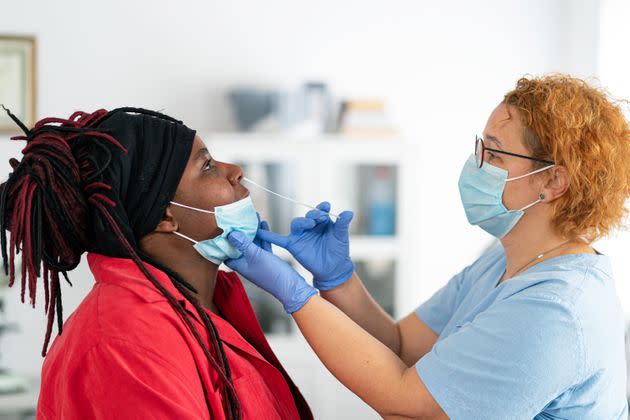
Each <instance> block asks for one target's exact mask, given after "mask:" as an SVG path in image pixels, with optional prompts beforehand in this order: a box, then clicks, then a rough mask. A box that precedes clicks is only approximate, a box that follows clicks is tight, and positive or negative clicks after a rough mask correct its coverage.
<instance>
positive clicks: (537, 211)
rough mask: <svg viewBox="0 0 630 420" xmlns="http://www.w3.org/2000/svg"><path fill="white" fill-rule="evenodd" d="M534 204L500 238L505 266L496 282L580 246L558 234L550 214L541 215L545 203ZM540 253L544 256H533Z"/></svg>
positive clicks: (576, 242) (574, 250)
mask: <svg viewBox="0 0 630 420" xmlns="http://www.w3.org/2000/svg"><path fill="white" fill-rule="evenodd" d="M539 206H540V205H539ZM537 207H538V206H534V207H532V208H531V209H530V210H529V211H528V210H526V211H525V214H524V215H523V218H522V219H521V220H520V221H519V222H518V223H517V224H516V226H514V228H513V229H512V231H510V232H509V233H508V234H507V235H506V236H505V237H503V238H502V239H501V243H502V245H503V248H504V250H505V262H506V266H505V273H504V275H503V277H502V278H501V280H500V281H499V282H501V281H503V280H505V279H509V278H511V277H513V276H514V275H516V274H518V273H519V272H521V271H524V270H526V269H527V268H529V267H530V266H532V265H535V264H536V263H538V262H541V261H544V260H546V259H548V258H552V257H554V256H558V255H562V254H566V253H571V252H576V250H577V248H579V247H580V245H579V244H578V241H577V240H575V241H569V242H567V241H568V239H569V238H566V237H564V236H561V235H558V234H557V233H556V232H555V231H554V229H553V227H552V226H551V224H550V222H549V217H543V214H542V212H543V211H544V210H545V209H544V206H540V207H538V208H537ZM581 246H584V245H581ZM554 248H555V249H554ZM578 252H579V251H578ZM540 254H543V256H542V257H541V258H538V259H536V257H537V256H539V255H540ZM532 260H533V261H532Z"/></svg>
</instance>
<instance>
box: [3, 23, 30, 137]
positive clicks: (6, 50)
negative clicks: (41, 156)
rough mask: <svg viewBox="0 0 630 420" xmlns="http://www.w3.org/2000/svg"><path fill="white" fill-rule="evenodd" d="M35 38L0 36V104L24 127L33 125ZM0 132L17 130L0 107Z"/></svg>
mask: <svg viewBox="0 0 630 420" xmlns="http://www.w3.org/2000/svg"><path fill="white" fill-rule="evenodd" d="M35 48H36V45H35V38H33V37H18V36H3V35H0V104H3V105H4V106H5V107H7V108H8V109H9V110H11V112H12V113H13V114H14V115H15V116H16V117H18V118H19V119H20V120H21V121H22V122H23V123H24V124H25V125H26V126H27V127H32V126H33V125H34V124H35ZM0 131H2V132H19V131H20V129H19V127H18V126H17V125H16V124H15V123H14V122H13V120H11V119H10V118H9V116H8V115H7V113H6V112H4V110H3V109H2V108H0Z"/></svg>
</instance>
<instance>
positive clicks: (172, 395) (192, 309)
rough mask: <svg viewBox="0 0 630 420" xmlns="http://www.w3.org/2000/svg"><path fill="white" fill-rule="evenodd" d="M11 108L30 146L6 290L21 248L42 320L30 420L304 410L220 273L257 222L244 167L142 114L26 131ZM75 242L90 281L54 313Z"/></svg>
mask: <svg viewBox="0 0 630 420" xmlns="http://www.w3.org/2000/svg"><path fill="white" fill-rule="evenodd" d="M7 112H8V113H9V116H10V117H12V118H13V120H14V121H15V122H16V123H17V124H18V125H19V126H20V127H21V128H22V130H23V131H24V132H25V135H24V136H19V137H14V139H18V140H26V147H25V148H24V149H23V151H22V153H23V157H22V160H21V161H18V160H16V159H11V160H10V163H11V167H12V168H13V171H12V173H11V174H10V175H9V178H8V180H7V181H6V182H5V183H4V184H2V186H1V190H2V194H1V201H0V221H1V223H2V228H1V229H0V233H1V235H2V256H3V262H4V269H5V271H7V272H8V274H9V278H10V285H13V283H14V281H15V278H16V273H15V271H16V270H15V265H16V264H15V263H14V261H15V254H17V253H21V254H22V265H21V270H19V272H18V275H19V277H20V280H21V292H22V302H24V299H25V294H26V291H27V290H28V298H29V301H30V303H31V305H32V306H33V307H34V306H35V300H36V287H37V283H38V281H41V282H42V283H43V287H44V297H45V303H44V308H45V311H46V313H47V316H48V323H47V329H46V336H45V340H44V345H43V350H42V356H46V360H45V362H44V366H43V370H42V387H41V393H40V397H39V402H38V408H37V418H38V419H40V418H41V419H52V418H64V419H75V418H81V419H85V418H152V419H162V418H163V419H175V418H177V419H204V418H205V419H209V418H212V419H239V418H256V419H289V418H290V419H294V418H306V419H310V418H312V415H311V412H310V410H309V408H308V405H307V404H306V402H305V401H304V398H303V397H302V395H301V394H300V392H299V391H298V389H297V388H296V387H295V385H294V384H293V382H292V381H291V379H290V378H289V376H288V375H287V373H286V372H285V370H284V369H283V368H282V366H281V365H280V363H279V361H278V359H277V358H276V357H275V355H274V353H273V352H272V350H271V348H270V347H269V344H268V343H267V341H266V340H265V337H264V335H263V333H262V330H261V328H260V326H259V324H258V322H257V320H256V318H255V315H254V313H253V310H252V307H251V305H250V303H249V300H248V298H247V296H246V294H245V292H244V289H243V286H242V285H241V283H240V281H239V279H238V277H237V276H236V275H235V274H234V273H226V272H223V271H219V270H218V268H219V265H220V263H221V262H222V261H224V260H226V259H228V258H234V257H237V256H238V255H240V254H239V252H238V251H236V250H235V248H232V247H231V246H230V245H229V244H228V242H227V240H226V236H227V234H228V233H229V232H231V231H233V230H238V231H241V232H243V233H245V234H247V235H249V237H253V236H254V235H255V233H256V230H257V228H258V227H259V226H258V224H259V222H258V219H257V217H256V213H255V210H253V206H252V205H251V200H250V199H249V195H248V191H247V190H246V189H245V188H244V187H243V186H241V184H240V179H241V177H242V171H241V169H240V168H239V167H238V166H235V165H231V164H227V163H222V162H217V161H215V160H213V159H212V157H211V156H210V153H209V151H208V150H207V149H206V148H205V147H204V145H203V143H202V141H201V139H200V138H199V137H198V136H197V135H196V134H195V131H193V130H191V129H189V128H188V127H186V126H185V125H184V124H182V122H181V121H177V120H175V119H173V118H171V117H168V116H166V115H163V114H159V113H156V112H152V111H147V110H143V109H136V108H120V109H116V110H113V111H110V112H107V111H105V110H99V111H96V112H94V113H92V114H88V113H83V112H76V113H74V114H73V115H71V116H70V117H69V118H68V119H58V118H46V119H43V120H41V121H39V122H38V123H37V124H35V126H34V127H33V128H32V129H30V130H29V129H28V128H27V127H25V126H24V124H22V123H21V122H20V121H19V120H18V119H17V118H15V116H13V114H11V113H10V112H9V111H8V110H7ZM215 213H216V214H215ZM252 214H253V220H252ZM260 227H261V228H265V227H266V224H265V223H264V222H262V223H260ZM7 230H8V231H9V232H10V235H9V238H7V235H6V231H7ZM208 238H211V239H208ZM189 241H192V242H194V243H195V245H194V246H191V244H190V242H189ZM263 246H264V244H263ZM7 248H8V249H7ZM84 252H88V255H87V260H88V263H89V266H90V269H91V271H92V273H93V274H94V278H95V280H96V282H95V285H94V287H93V289H92V291H91V292H90V293H89V294H88V295H87V297H86V298H85V299H84V300H83V302H82V303H81V305H80V306H79V307H78V309H77V310H76V311H75V312H74V313H73V314H72V315H71V316H70V317H69V318H68V320H67V321H66V322H65V323H63V317H62V309H63V305H62V299H61V283H62V281H61V277H63V278H64V279H65V281H67V282H68V283H69V279H68V276H67V272H68V271H70V270H72V269H73V268H75V267H76V266H77V265H78V264H79V262H80V259H81V255H82V254H83V253H84ZM60 275H61V276H60ZM55 317H56V318H57V328H58V334H59V336H58V337H57V338H56V339H55V340H54V342H53V343H52V345H51V347H50V350H49V351H47V348H48V344H49V340H50V337H51V331H52V328H53V323H54V320H55ZM62 331H63V334H62ZM47 353H48V354H47ZM46 354H47V355H46Z"/></svg>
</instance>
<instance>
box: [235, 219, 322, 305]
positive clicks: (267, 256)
mask: <svg viewBox="0 0 630 420" xmlns="http://www.w3.org/2000/svg"><path fill="white" fill-rule="evenodd" d="M228 241H229V242H230V244H231V245H232V246H233V247H235V248H236V249H238V250H239V251H241V252H242V253H243V255H241V256H240V257H239V258H236V259H232V260H227V261H226V262H225V264H226V265H227V266H228V267H230V268H231V269H232V270H234V271H236V272H238V273H240V274H241V275H243V276H244V277H245V278H246V279H247V280H249V281H251V282H252V283H254V284H255V285H256V286H258V287H260V288H261V289H263V290H265V291H267V292H269V293H271V294H272V295H273V296H275V298H276V299H278V300H279V301H280V302H281V303H282V306H284V310H285V311H286V312H287V313H289V314H292V313H293V312H295V311H297V310H299V309H300V308H301V307H302V306H304V305H305V304H306V302H308V300H309V299H310V298H311V296H313V295H316V294H317V290H315V288H314V287H313V286H311V285H309V284H308V283H307V282H306V280H304V278H303V277H302V276H300V275H299V274H298V272H297V271H295V270H294V269H293V267H291V266H290V265H289V264H288V263H287V262H286V261H284V260H283V259H282V258H280V257H278V256H277V255H274V254H273V253H271V250H270V248H271V245H270V244H268V243H267V244H266V245H265V244H264V242H262V243H261V245H263V247H264V246H268V247H269V250H266V249H264V248H261V247H260V246H258V245H256V244H255V243H253V242H252V241H250V240H249V239H248V238H247V237H246V236H245V235H244V234H243V233H242V232H239V231H234V232H232V233H230V234H229V235H228Z"/></svg>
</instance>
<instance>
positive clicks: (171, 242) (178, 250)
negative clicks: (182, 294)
mask: <svg viewBox="0 0 630 420" xmlns="http://www.w3.org/2000/svg"><path fill="white" fill-rule="evenodd" d="M167 235H168V234H160V233H152V234H149V235H147V236H146V237H144V238H143V239H142V240H141V243H140V246H141V248H142V250H143V251H144V252H145V253H146V254H147V255H149V256H150V257H151V258H153V259H155V260H156V261H157V262H159V263H160V264H162V265H164V266H166V267H168V268H169V269H171V270H173V271H174V272H175V273H177V274H178V275H179V276H180V277H181V278H182V279H183V280H185V281H187V282H188V283H189V284H190V285H191V286H192V287H194V288H195V289H196V290H197V293H196V294H194V296H195V297H196V298H197V300H198V301H199V304H200V305H201V306H203V307H204V308H206V309H208V310H209V311H211V312H213V313H215V314H216V313H218V310H217V307H216V306H215V304H214V301H213V299H214V288H215V285H216V279H217V273H218V271H219V266H217V265H216V264H214V263H212V262H210V261H208V260H206V259H205V258H203V257H202V256H201V255H200V254H199V253H198V252H197V251H195V249H194V248H193V247H192V244H191V243H189V242H188V241H186V240H184V239H181V238H178V237H176V236H175V235H169V236H167Z"/></svg>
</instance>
